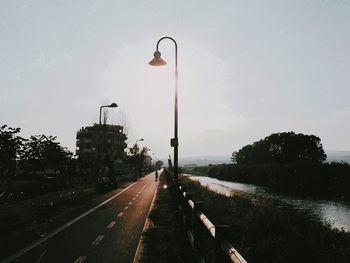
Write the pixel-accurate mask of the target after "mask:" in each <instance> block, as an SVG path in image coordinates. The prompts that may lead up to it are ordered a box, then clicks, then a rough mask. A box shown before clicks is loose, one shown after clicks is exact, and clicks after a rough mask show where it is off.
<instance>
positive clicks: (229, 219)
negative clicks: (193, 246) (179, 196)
mask: <svg viewBox="0 0 350 263" xmlns="http://www.w3.org/2000/svg"><path fill="white" fill-rule="evenodd" d="M180 182H181V184H182V185H183V186H185V187H186V189H187V190H188V191H189V192H192V193H193V197H194V200H195V201H202V202H203V204H204V208H203V212H204V213H205V214H206V215H207V216H208V218H209V219H210V220H211V221H212V222H213V223H214V224H216V225H218V224H221V225H230V230H229V233H228V237H229V241H230V242H231V243H232V245H233V246H234V247H235V248H236V249H237V250H238V251H239V252H240V253H241V254H242V256H243V257H244V258H245V259H246V260H247V261H248V262H250V263H252V262H253V263H254V262H279V263H280V262H286V263H289V262H308V263H312V262H332V263H333V262H337V263H341V262H344V263H345V262H348V260H349V258H350V233H346V232H344V231H339V230H334V229H331V228H330V225H329V224H327V223H322V222H320V221H319V220H318V219H317V218H313V217H312V216H310V215H308V214H306V213H305V212H304V213H303V212H297V211H294V210H292V209H288V208H284V209H283V208H277V207H276V206H275V205H274V204H273V203H271V201H269V200H265V199H262V198H260V197H255V196H253V195H249V194H243V193H241V192H238V191H237V192H235V193H234V195H233V196H232V197H226V196H223V195H220V194H218V193H215V192H212V191H210V190H208V189H206V188H204V187H202V186H201V185H200V184H199V183H198V182H193V181H191V180H190V179H188V178H185V177H182V178H180Z"/></svg>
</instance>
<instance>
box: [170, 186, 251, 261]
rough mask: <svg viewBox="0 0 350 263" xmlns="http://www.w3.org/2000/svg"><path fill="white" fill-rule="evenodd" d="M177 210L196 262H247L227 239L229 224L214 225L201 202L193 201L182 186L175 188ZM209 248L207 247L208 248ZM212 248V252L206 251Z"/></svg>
mask: <svg viewBox="0 0 350 263" xmlns="http://www.w3.org/2000/svg"><path fill="white" fill-rule="evenodd" d="M175 195H176V198H177V199H178V200H177V202H178V205H179V211H180V215H181V218H182V221H183V224H184V226H185V228H186V232H187V239H188V241H189V243H190V245H191V247H192V250H193V252H194V255H195V258H196V261H197V262H206V261H205V259H204V258H205V257H204V256H203V254H207V255H206V256H207V257H206V258H208V257H209V259H206V260H207V262H216V263H218V262H220V263H221V262H222V263H226V262H234V263H247V261H246V260H245V259H244V258H243V257H242V256H241V255H240V254H239V252H238V251H237V250H236V249H235V248H234V247H233V246H232V245H231V244H230V243H229V242H228V241H227V239H228V237H227V234H228V232H229V228H230V227H229V226H227V225H216V226H215V225H214V224H213V223H212V222H211V221H210V220H209V219H208V218H207V216H206V215H205V214H204V213H203V212H202V209H203V203H202V202H194V201H193V200H192V194H191V193H188V192H186V190H185V189H184V188H183V187H182V186H178V189H176V193H175ZM208 248H209V249H208ZM208 250H213V251H214V252H213V253H211V252H208Z"/></svg>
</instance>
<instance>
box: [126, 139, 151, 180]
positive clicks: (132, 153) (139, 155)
mask: <svg viewBox="0 0 350 263" xmlns="http://www.w3.org/2000/svg"><path fill="white" fill-rule="evenodd" d="M148 151H149V149H148V148H147V147H143V148H142V149H140V148H139V146H138V145H137V144H136V143H135V144H134V145H133V147H131V148H129V158H128V160H129V162H130V163H132V164H133V166H134V168H135V174H136V175H137V176H140V175H141V172H142V169H143V167H144V166H145V164H146V162H147V161H148V160H151V158H150V156H149V155H148Z"/></svg>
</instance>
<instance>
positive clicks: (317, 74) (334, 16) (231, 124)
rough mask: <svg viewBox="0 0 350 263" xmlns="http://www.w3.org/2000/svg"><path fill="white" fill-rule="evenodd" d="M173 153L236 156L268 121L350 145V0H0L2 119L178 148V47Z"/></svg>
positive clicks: (49, 131)
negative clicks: (104, 118)
mask: <svg viewBox="0 0 350 263" xmlns="http://www.w3.org/2000/svg"><path fill="white" fill-rule="evenodd" d="M163 36H171V37H174V38H175V39H176V40H177V42H178V48H179V51H178V52H179V57H178V60H179V139H180V146H179V155H180V157H181V156H194V155H230V154H231V153H232V151H233V150H237V149H239V148H241V147H242V146H244V145H246V144H249V143H252V142H254V141H256V140H259V139H261V138H263V137H265V136H268V135H270V134H271V133H273V132H283V131H295V132H302V133H305V134H315V135H317V136H319V137H320V138H321V139H322V143H323V146H324V148H325V149H328V150H349V149H350V139H349V135H350V103H349V101H350V1H346V0H329V1H321V0H314V1H313V0H308V1H301V0H299V1H298V0H290V1H287V0H286V1H280V0H278V1H277V0H276V1H273V0H271V1H260V0H257V1H247V0H242V1H234V0H227V1H223V0H221V1H219V0H215V1H212V0H200V1H199V0H198V1H194V0H186V1H185V0H183V1H173V0H157V1H156V0H153V1H152V0H148V1H147V0H144V1H136V0H135V1H131V0H129V1H127V0H123V1H117V0H110V1H103V0H101V1H97V0H94V1H92V0H74V1H71V0H66V1H63V0H60V1H59V0H56V1H55V0H50V1H47V0H42V1H39V0H37V1H34V0H33V1H24V0H23V1H20V0H8V1H6V0H1V1H0V92H1V96H0V124H1V123H3V124H8V125H10V126H12V127H21V128H22V132H21V135H22V136H24V137H29V136H30V135H34V134H46V135H56V136H58V140H59V141H60V142H61V144H62V145H63V146H66V147H68V148H69V149H70V150H72V151H74V150H75V135H76V131H77V130H78V129H79V128H81V127H82V126H86V125H91V124H92V123H94V122H98V117H99V116H98V115H99V106H100V105H104V104H109V103H111V102H116V103H117V104H118V105H119V108H117V109H110V110H109V111H108V112H109V123H113V124H119V123H122V124H125V123H126V124H127V126H128V129H129V139H128V142H129V143H133V142H134V141H135V140H136V139H139V138H144V139H145V141H144V142H143V143H141V144H142V145H146V146H148V147H149V148H151V149H152V152H154V153H155V154H156V155H157V157H159V158H161V157H162V158H163V157H165V155H167V154H168V153H172V148H170V145H169V139H170V138H171V137H173V111H174V108H173V101H174V73H173V72H174V46H173V43H172V42H170V41H163V42H162V43H161V45H160V51H161V52H162V56H163V58H164V59H165V60H166V61H167V62H168V65H167V66H165V67H161V68H160V67H159V68H158V67H157V68H155V67H151V66H149V65H148V64H147V62H148V61H149V60H150V59H151V58H152V55H153V52H154V50H155V44H156V42H157V40H158V39H159V38H160V37H163Z"/></svg>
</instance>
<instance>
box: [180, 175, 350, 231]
mask: <svg viewBox="0 0 350 263" xmlns="http://www.w3.org/2000/svg"><path fill="white" fill-rule="evenodd" d="M187 176H188V177H189V178H190V179H192V180H194V181H198V182H200V184H201V185H203V186H205V187H207V188H208V189H210V190H213V191H216V192H218V193H220V194H223V195H226V196H230V195H231V194H232V192H233V191H235V190H239V191H242V192H246V193H250V194H254V195H257V196H261V197H265V198H269V199H273V200H278V201H282V202H279V203H281V204H283V203H285V204H288V205H289V206H292V207H293V208H295V209H296V210H304V211H307V212H309V213H311V214H313V215H315V216H317V217H318V218H320V219H321V220H322V221H328V222H330V223H331V224H332V227H334V228H338V229H341V228H343V229H344V230H345V231H347V232H350V202H338V201H327V200H315V199H305V198H300V199H299V198H295V197H291V196H287V195H283V194H276V193H274V192H272V191H269V190H268V188H266V187H262V186H257V185H253V184H243V183H235V182H228V181H222V180H218V179H215V178H210V177H205V176H191V175H189V174H188V175H187ZM282 206H283V205H282Z"/></svg>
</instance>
